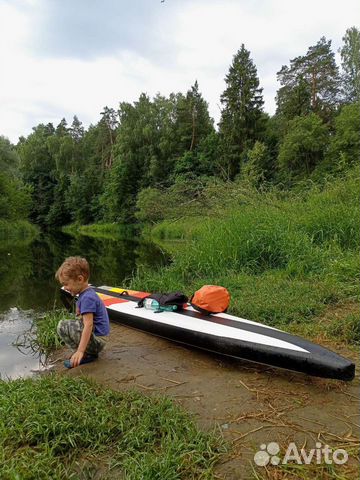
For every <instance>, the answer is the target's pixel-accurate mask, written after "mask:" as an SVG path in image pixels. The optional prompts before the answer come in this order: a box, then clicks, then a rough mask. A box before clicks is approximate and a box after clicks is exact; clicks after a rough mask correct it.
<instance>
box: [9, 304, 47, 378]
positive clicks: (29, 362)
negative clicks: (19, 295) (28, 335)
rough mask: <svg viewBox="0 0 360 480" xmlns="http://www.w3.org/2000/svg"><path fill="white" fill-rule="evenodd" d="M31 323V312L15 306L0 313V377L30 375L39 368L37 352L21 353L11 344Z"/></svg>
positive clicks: (39, 362)
mask: <svg viewBox="0 0 360 480" xmlns="http://www.w3.org/2000/svg"><path fill="white" fill-rule="evenodd" d="M31 324H32V318H31V313H30V312H24V311H22V310H18V309H17V308H11V309H10V310H9V311H8V312H6V313H5V314H2V315H0V378H1V379H6V378H9V379H15V378H18V377H27V376H30V375H32V374H33V371H34V370H39V369H41V366H42V365H41V361H40V357H39V355H38V354H34V353H32V354H31V355H22V354H21V352H20V351H19V350H18V349H17V348H15V347H14V345H13V344H14V343H16V341H17V339H18V337H19V336H20V335H21V334H22V333H23V332H24V331H26V330H28V329H30V327H31Z"/></svg>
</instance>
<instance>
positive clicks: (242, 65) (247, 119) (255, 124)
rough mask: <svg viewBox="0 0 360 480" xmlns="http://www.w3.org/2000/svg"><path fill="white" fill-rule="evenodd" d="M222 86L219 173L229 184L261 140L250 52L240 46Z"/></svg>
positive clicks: (259, 108) (258, 93)
mask: <svg viewBox="0 0 360 480" xmlns="http://www.w3.org/2000/svg"><path fill="white" fill-rule="evenodd" d="M225 83H226V89H225V91H224V92H223V93H222V95H221V103H222V105H223V110H222V112H221V119H220V123H219V127H220V137H221V141H222V149H223V155H222V163H223V171H224V172H226V175H227V177H228V178H229V179H230V180H232V179H234V177H235V176H236V174H237V173H239V171H240V164H241V159H242V155H243V154H244V152H245V151H246V150H247V149H249V148H252V146H253V144H254V143H255V141H256V140H259V139H261V134H262V131H263V125H262V113H263V104H264V101H263V97H262V88H260V87H259V79H258V76H257V70H256V67H255V65H254V63H253V61H252V59H251V58H250V52H249V51H248V50H246V48H245V46H244V45H242V46H241V48H240V50H238V52H237V53H236V54H235V56H234V58H233V62H232V64H231V66H230V69H229V73H228V74H227V75H226V77H225Z"/></svg>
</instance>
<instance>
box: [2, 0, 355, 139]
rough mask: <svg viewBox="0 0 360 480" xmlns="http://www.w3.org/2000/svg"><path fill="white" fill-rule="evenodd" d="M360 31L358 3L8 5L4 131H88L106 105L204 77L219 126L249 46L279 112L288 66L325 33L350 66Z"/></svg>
mask: <svg viewBox="0 0 360 480" xmlns="http://www.w3.org/2000/svg"><path fill="white" fill-rule="evenodd" d="M352 26H356V27H357V28H360V6H359V2H358V0H343V1H342V2H339V1H338V0H301V1H300V0H296V1H295V0H163V1H161V0H0V69H1V70H0V135H3V136H5V137H7V138H9V140H10V141H11V142H13V143H16V142H17V141H18V138H19V136H21V135H23V136H27V135H29V134H30V133H31V131H32V127H34V126H36V125H38V124H39V123H48V122H52V123H53V124H54V126H56V125H57V124H58V123H59V122H60V120H61V119H62V118H63V117H65V118H66V120H67V122H68V123H70V124H71V122H72V119H73V116H74V115H77V116H78V118H79V119H80V121H81V122H82V123H83V125H84V126H85V127H86V128H87V127H88V126H89V125H90V124H91V123H92V124H95V123H97V122H98V121H99V120H100V112H101V111H102V110H103V108H104V106H108V107H112V108H115V109H117V108H118V106H119V103H120V102H123V101H126V102H131V103H132V102H134V101H136V100H137V99H138V98H139V96H140V94H141V93H142V92H144V93H146V94H147V95H149V96H150V97H151V98H152V97H154V96H155V95H156V94H157V93H160V94H161V95H165V96H168V95H169V94H170V93H171V92H183V93H186V91H187V90H188V89H190V87H191V85H193V84H194V83H195V80H197V81H198V83H199V89H200V92H201V93H202V95H203V97H204V99H205V100H206V101H207V102H208V104H209V112H210V115H211V116H212V117H213V118H214V120H215V124H216V123H217V122H218V121H219V118H220V114H221V104H220V95H221V93H222V92H223V91H224V89H225V76H226V74H227V72H228V70H229V67H230V65H231V63H232V59H233V56H234V55H235V54H236V52H237V51H238V50H239V49H240V47H241V45H242V44H244V45H245V48H246V49H247V50H249V51H250V56H251V58H252V60H253V62H254V64H255V65H256V67H257V72H258V77H259V80H260V86H261V87H262V88H263V97H264V101H265V105H264V110H265V111H266V112H268V113H269V114H273V113H274V112H275V96H276V91H277V90H278V88H279V84H278V82H277V79H276V73H277V72H278V71H279V70H280V69H281V67H282V65H289V63H290V59H292V58H295V57H297V56H299V55H304V54H306V52H307V50H308V48H309V47H310V46H312V45H315V44H316V43H317V42H318V41H319V40H320V38H321V37H322V36H325V37H326V39H327V40H332V48H333V51H334V52H335V53H336V56H337V61H338V63H339V64H340V57H339V54H338V53H337V51H338V49H339V48H340V47H341V45H342V43H343V42H342V37H343V36H344V34H345V31H346V29H347V28H350V27H352Z"/></svg>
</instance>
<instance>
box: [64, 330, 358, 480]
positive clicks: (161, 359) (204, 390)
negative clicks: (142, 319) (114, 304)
mask: <svg viewBox="0 0 360 480" xmlns="http://www.w3.org/2000/svg"><path fill="white" fill-rule="evenodd" d="M334 348H335V347H334V346H332V349H334ZM337 351H338V353H340V354H343V355H346V356H347V357H349V358H353V359H355V354H354V352H351V351H344V350H342V351H339V349H337ZM59 356H60V357H61V359H63V358H67V357H68V356H69V351H66V350H64V351H62V352H61V353H60V355H59V353H58V354H57V358H58V359H59ZM57 365H58V366H57V369H59V370H63V367H62V366H61V362H58V363H57ZM357 366H359V362H358V361H357ZM64 373H65V374H66V375H72V376H78V375H85V376H89V377H91V378H93V379H95V380H96V381H98V382H101V383H103V384H104V385H106V386H108V387H111V388H113V389H115V390H125V389H130V388H131V389H136V390H138V391H141V392H143V393H145V394H153V393H155V394H163V395H166V396H169V397H171V398H172V399H174V400H175V401H176V402H178V403H179V404H181V405H182V406H183V407H185V408H186V409H187V410H188V411H189V412H191V413H192V414H194V415H195V419H196V421H197V423H198V425H199V426H200V427H201V428H202V429H209V428H213V427H214V426H217V427H218V428H219V429H220V430H221V431H222V433H223V435H224V437H225V439H226V440H228V442H229V445H230V450H229V453H228V454H227V455H226V456H225V457H224V458H223V459H222V461H221V462H220V463H219V464H218V465H217V467H216V478H219V479H223V480H242V479H249V478H254V470H255V471H256V472H257V475H259V477H260V478H273V479H280V478H297V477H287V476H283V474H282V473H281V472H280V471H279V469H278V467H275V466H270V467H269V466H267V467H259V466H258V467H257V466H256V464H255V462H254V454H255V453H256V452H257V451H259V450H260V446H261V445H263V444H268V443H269V442H277V443H278V444H279V445H280V447H281V450H280V456H281V453H284V452H285V450H286V448H287V446H288V444H289V442H295V444H296V446H297V448H298V450H299V451H300V449H301V447H303V446H304V447H305V448H306V449H310V448H313V447H314V446H315V442H320V443H321V445H322V447H324V446H325V445H326V444H327V445H329V446H330V447H331V448H332V449H333V450H335V449H337V448H344V449H346V450H347V451H348V452H349V460H348V462H347V463H346V464H344V465H342V466H339V467H338V469H339V470H338V471H339V472H340V473H341V474H343V475H344V477H342V478H349V479H355V478H358V477H359V471H358V459H356V457H355V456H354V452H356V450H357V448H358V446H359V423H360V421H359V375H358V374H357V377H356V379H355V380H354V381H353V382H350V383H344V382H340V381H336V380H324V379H319V378H313V377H309V376H306V375H303V374H297V373H292V372H289V371H285V370H280V369H273V368H269V367H266V366H262V365H257V364H254V363H250V362H245V361H237V360H233V359H226V358H224V357H219V356H216V355H213V354H210V353H207V352H203V351H200V350H195V349H190V348H187V347H183V346H181V345H177V344H175V343H172V342H170V341H167V340H164V339H161V338H157V337H154V336H151V335H149V334H146V333H143V332H139V331H136V330H132V329H130V328H127V327H123V326H120V325H114V324H113V325H112V333H111V339H110V342H109V344H108V346H107V349H106V351H105V352H104V353H102V355H101V357H100V358H99V360H97V361H96V362H94V363H92V364H88V365H84V366H81V367H78V368H76V369H72V370H66V371H65V370H64ZM313 463H314V464H315V466H316V461H314V462H313ZM304 468H305V469H310V468H311V466H305V467H304ZM308 473H309V478H315V476H312V474H311V471H310V470H309V472H308ZM298 478H300V477H298ZM317 478H322V477H317ZM324 478H331V477H324ZM334 478H335V477H334ZM336 478H337V477H336Z"/></svg>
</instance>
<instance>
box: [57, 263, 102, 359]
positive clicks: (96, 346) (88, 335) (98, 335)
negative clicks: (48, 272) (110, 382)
mask: <svg viewBox="0 0 360 480" xmlns="http://www.w3.org/2000/svg"><path fill="white" fill-rule="evenodd" d="M89 277H90V269H89V264H88V262H87V261H86V260H85V258H81V257H69V258H67V259H66V260H65V261H64V263H63V264H62V265H61V267H60V268H59V269H58V271H57V272H56V275H55V278H56V279H57V280H58V281H59V282H60V283H61V285H62V286H63V287H64V288H65V290H68V291H69V292H70V293H71V294H72V295H73V296H75V295H78V296H79V297H78V301H77V304H76V316H77V317H79V318H78V319H74V320H61V321H60V322H59V324H58V326H57V332H58V334H59V336H60V337H61V338H62V340H63V341H64V342H65V344H66V345H67V346H68V347H70V348H72V349H73V350H75V353H74V354H73V355H72V357H71V358H70V360H65V362H64V365H65V367H67V368H73V367H77V366H78V365H82V364H84V363H89V362H92V361H93V360H95V359H96V358H97V357H98V354H99V352H100V351H101V350H102V349H103V348H104V347H105V345H106V341H107V338H108V335H109V333H110V324H109V316H108V313H107V311H106V308H105V305H104V303H103V302H102V300H101V299H100V298H99V296H98V295H97V293H96V292H95V291H94V290H93V289H92V288H91V287H90V286H89V283H88V281H89Z"/></svg>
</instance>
